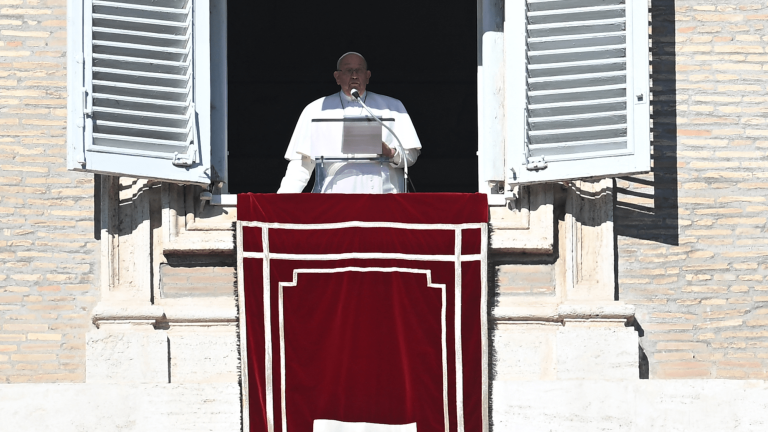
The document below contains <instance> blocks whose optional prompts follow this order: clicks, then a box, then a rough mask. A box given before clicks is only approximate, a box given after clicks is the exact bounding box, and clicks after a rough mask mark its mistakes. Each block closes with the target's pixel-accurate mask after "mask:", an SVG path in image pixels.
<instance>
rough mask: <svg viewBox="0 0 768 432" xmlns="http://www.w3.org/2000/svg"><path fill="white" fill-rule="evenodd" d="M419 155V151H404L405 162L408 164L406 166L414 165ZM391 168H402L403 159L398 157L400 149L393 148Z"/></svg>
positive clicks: (413, 149) (409, 149) (412, 149)
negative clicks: (393, 154)
mask: <svg viewBox="0 0 768 432" xmlns="http://www.w3.org/2000/svg"><path fill="white" fill-rule="evenodd" d="M419 154H421V149H417V148H407V149H405V160H406V161H407V162H408V166H412V165H413V164H415V163H416V158H418V157H419ZM392 167H394V168H403V158H402V156H400V149H398V148H397V147H395V156H393V157H392Z"/></svg>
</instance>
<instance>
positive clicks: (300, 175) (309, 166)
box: [277, 156, 315, 193]
mask: <svg viewBox="0 0 768 432" xmlns="http://www.w3.org/2000/svg"><path fill="white" fill-rule="evenodd" d="M314 169H315V161H313V160H312V159H310V158H308V157H306V156H305V157H302V158H301V159H294V160H292V161H290V162H288V169H286V170H285V177H283V181H282V182H280V189H278V190H277V193H301V191H303V190H304V188H305V187H306V186H307V182H309V176H310V175H312V171H313V170H314Z"/></svg>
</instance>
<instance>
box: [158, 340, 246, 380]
mask: <svg viewBox="0 0 768 432" xmlns="http://www.w3.org/2000/svg"><path fill="white" fill-rule="evenodd" d="M168 340H169V343H170V353H171V359H170V360H171V382H172V383H183V384H188V383H237V381H238V366H239V359H238V352H237V347H238V344H237V329H236V327H235V326H213V327H201V326H172V327H171V329H170V330H168Z"/></svg>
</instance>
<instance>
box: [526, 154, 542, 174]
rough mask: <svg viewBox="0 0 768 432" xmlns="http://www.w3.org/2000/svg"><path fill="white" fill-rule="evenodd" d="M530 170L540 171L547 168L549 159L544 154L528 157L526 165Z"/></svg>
mask: <svg viewBox="0 0 768 432" xmlns="http://www.w3.org/2000/svg"><path fill="white" fill-rule="evenodd" d="M525 168H527V169H528V171H538V170H543V169H546V168H547V161H545V160H544V156H539V157H532V158H530V159H528V165H526V166H525Z"/></svg>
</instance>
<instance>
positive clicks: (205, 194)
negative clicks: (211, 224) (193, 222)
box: [198, 191, 213, 215]
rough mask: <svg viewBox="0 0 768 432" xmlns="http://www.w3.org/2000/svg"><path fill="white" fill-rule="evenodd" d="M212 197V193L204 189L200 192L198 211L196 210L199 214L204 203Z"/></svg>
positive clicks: (201, 212)
mask: <svg viewBox="0 0 768 432" xmlns="http://www.w3.org/2000/svg"><path fill="white" fill-rule="evenodd" d="M212 199H213V194H212V193H210V192H208V191H205V192H202V193H200V211H199V212H198V214H199V215H201V214H203V209H204V208H205V203H207V202H211V200H212Z"/></svg>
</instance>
